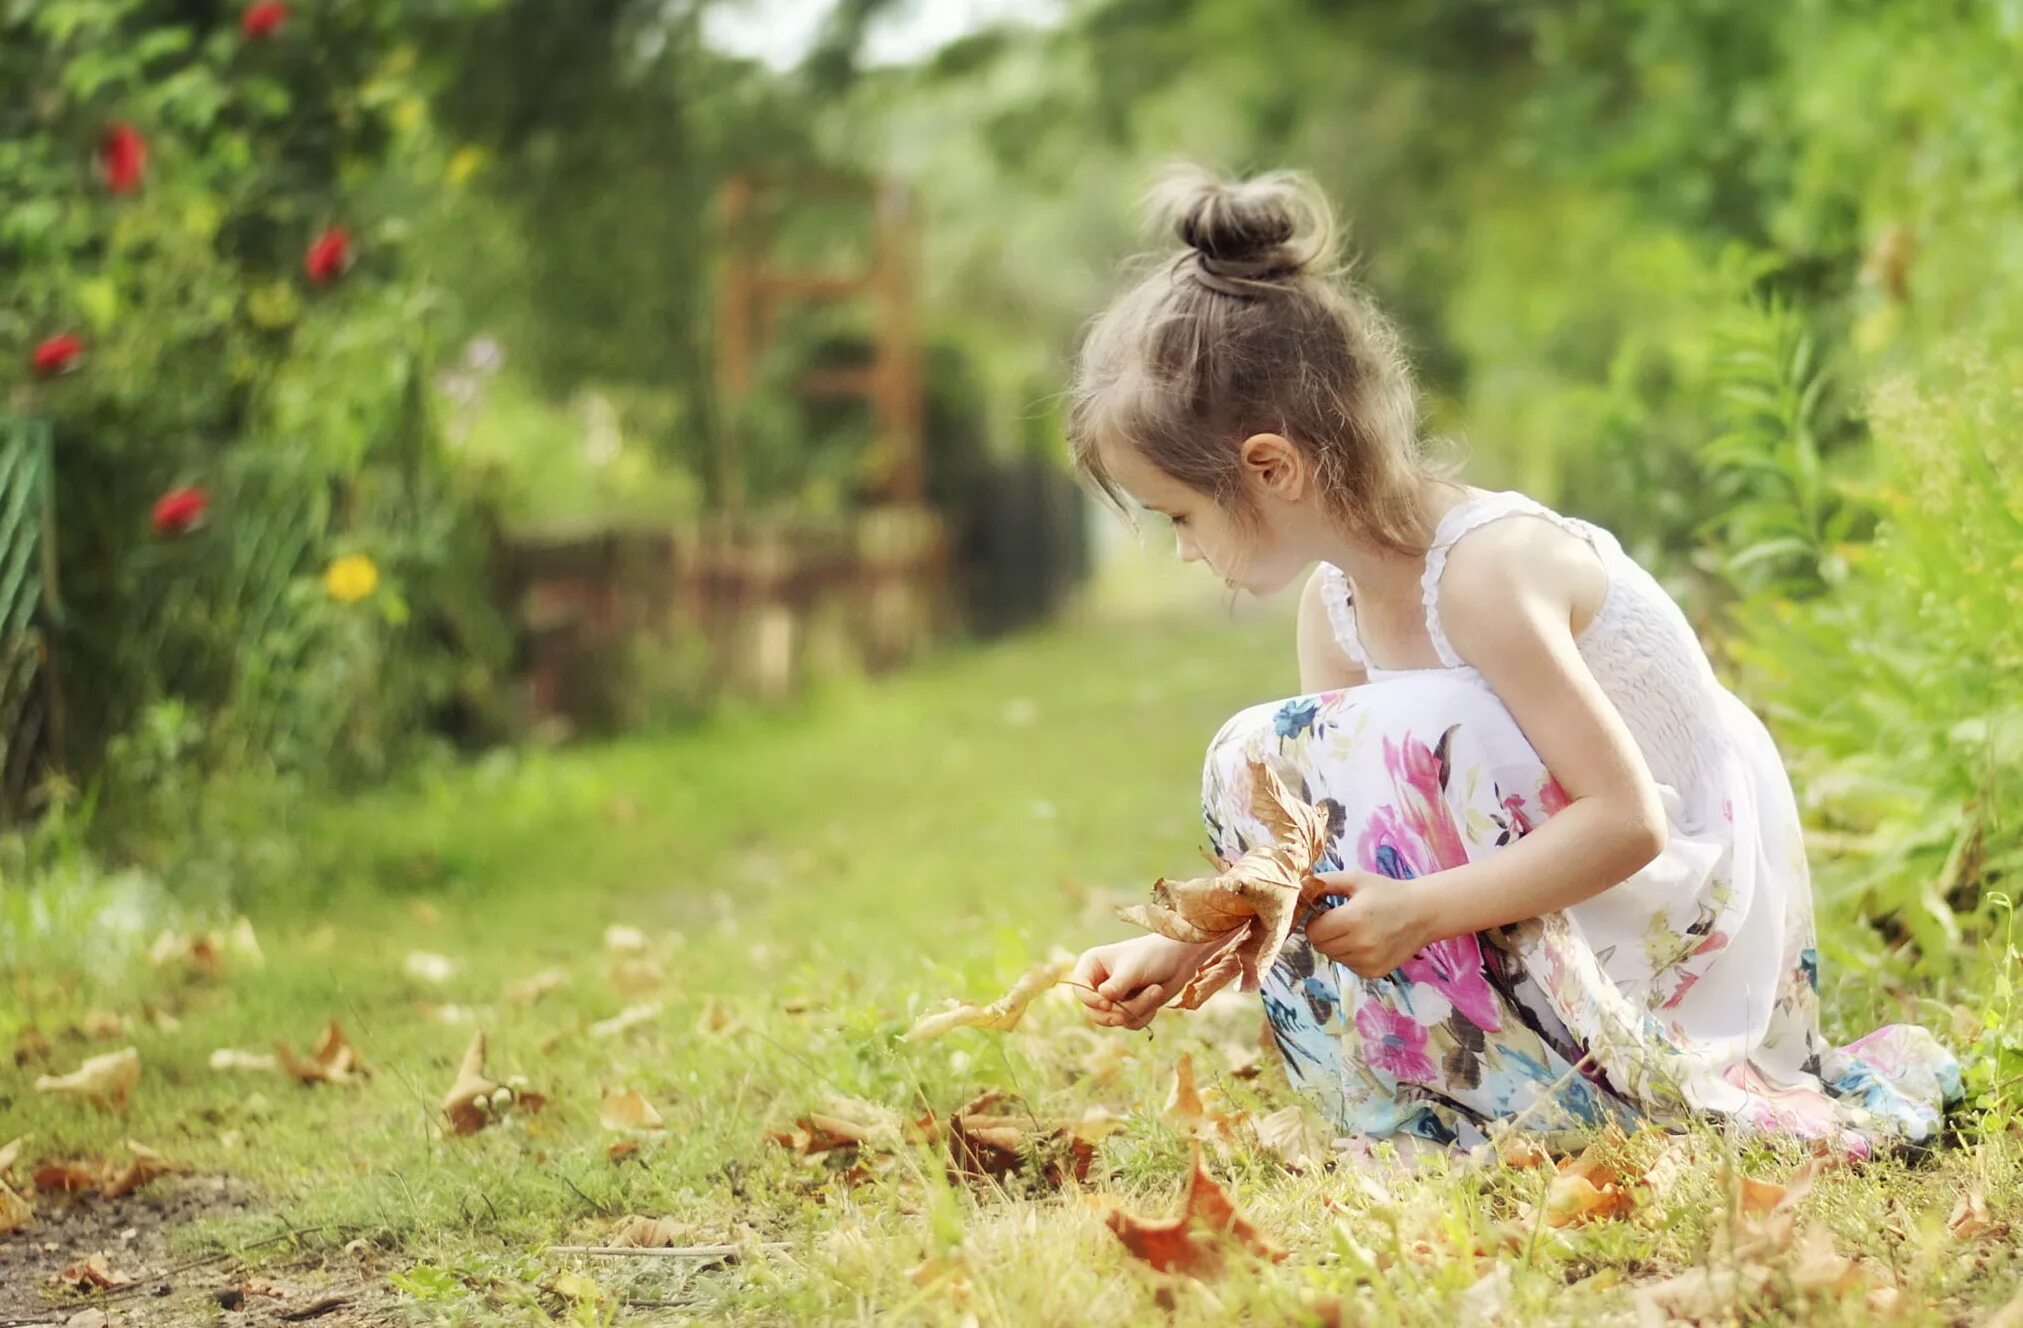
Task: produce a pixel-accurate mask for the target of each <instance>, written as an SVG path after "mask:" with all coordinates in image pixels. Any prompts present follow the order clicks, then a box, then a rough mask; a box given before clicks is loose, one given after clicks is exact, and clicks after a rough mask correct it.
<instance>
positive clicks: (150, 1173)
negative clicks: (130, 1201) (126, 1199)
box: [99, 1139, 190, 1199]
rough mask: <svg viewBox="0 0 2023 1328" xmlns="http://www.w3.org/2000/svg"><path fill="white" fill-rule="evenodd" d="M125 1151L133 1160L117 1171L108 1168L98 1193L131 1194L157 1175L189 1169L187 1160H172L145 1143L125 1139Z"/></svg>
mask: <svg viewBox="0 0 2023 1328" xmlns="http://www.w3.org/2000/svg"><path fill="white" fill-rule="evenodd" d="M126 1151H127V1152H129V1153H131V1154H133V1160H132V1161H130V1162H128V1163H127V1164H126V1165H125V1166H124V1167H121V1168H120V1169H119V1170H117V1171H113V1170H111V1169H110V1168H108V1169H107V1175H106V1178H105V1182H104V1184H102V1185H100V1186H99V1193H101V1194H103V1195H104V1196H105V1197H106V1198H108V1199H117V1198H120V1197H121V1196H122V1195H128V1194H132V1193H133V1192H134V1191H135V1190H137V1189H139V1188H140V1187H141V1186H143V1185H145V1184H147V1183H148V1182H149V1181H151V1180H153V1179H154V1178H155V1177H157V1176H167V1175H171V1174H177V1173H183V1172H187V1171H189V1169H190V1166H189V1164H188V1163H187V1162H172V1161H170V1160H169V1159H168V1158H166V1157H164V1156H162V1155H161V1154H160V1153H157V1152H156V1151H155V1150H154V1149H152V1148H149V1147H148V1146H147V1145H146V1144H142V1143H135V1142H134V1141H133V1140H131V1139H129V1140H127V1141H126Z"/></svg>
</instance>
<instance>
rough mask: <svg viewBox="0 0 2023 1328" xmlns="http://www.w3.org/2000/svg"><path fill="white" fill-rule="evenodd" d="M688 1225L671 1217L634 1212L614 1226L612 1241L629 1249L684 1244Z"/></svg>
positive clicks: (659, 1247)
mask: <svg viewBox="0 0 2023 1328" xmlns="http://www.w3.org/2000/svg"><path fill="white" fill-rule="evenodd" d="M688 1230H689V1229H688V1225H687V1224H686V1223H683V1222H677V1221H675V1220H674V1219H673V1218H671V1217H641V1216H640V1215H639V1214H637V1213H634V1214H631V1215H630V1216H628V1217H626V1218H625V1219H623V1220H622V1221H620V1222H619V1224H618V1225H617V1226H616V1227H615V1228H613V1230H612V1232H611V1237H610V1239H611V1243H612V1244H613V1245H622V1246H624V1247H626V1248H627V1249H641V1250H659V1249H670V1248H672V1247H674V1246H676V1245H681V1244H684V1243H685V1242H686V1241H687V1239H688Z"/></svg>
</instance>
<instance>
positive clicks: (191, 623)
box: [0, 0, 506, 823]
mask: <svg viewBox="0 0 2023 1328" xmlns="http://www.w3.org/2000/svg"><path fill="white" fill-rule="evenodd" d="M427 8H429V9H430V11H431V12H433V13H434V14H435V15H436V16H437V17H448V16H450V15H451V14H452V12H453V11H469V10H473V9H481V8H483V5H481V4H457V3H453V0H444V3H442V4H439V5H434V6H430V7H427ZM420 12H421V10H420V8H418V7H417V6H412V5H407V4H397V3H391V2H390V0H386V2H381V3H364V4H352V5H345V6H338V7H327V6H291V7H289V8H288V9H287V11H286V16H285V19H284V21H283V22H282V23H281V24H280V25H279V27H278V28H277V29H275V30H273V31H271V32H267V33H255V32H252V31H248V30H247V29H246V28H245V27H244V26H243V14H242V7H241V6H239V5H226V4H204V3H171V2H170V0H50V2H49V3H41V4H20V3H11V4H7V5H4V6H0V84H4V85H5V86H7V87H8V88H9V89H10V95H9V97H8V98H7V99H6V102H5V104H4V105H0V269H4V270H5V271H6V272H7V274H8V276H7V288H6V299H5V300H4V301H0V402H4V404H5V409H7V410H8V411H9V412H11V413H14V414H17V415H26V416H30V417H38V418H41V419H45V420H47V421H49V422H50V423H51V424H52V425H53V428H54V433H55V443H54V456H55V474H54V481H53V485H52V488H53V493H54V498H55V503H56V529H57V542H58V543H57V554H58V556H57V566H58V568H59V570H60V597H61V602H62V607H63V610H64V614H63V617H62V620H61V627H60V630H59V632H58V634H57V636H56V638H55V659H56V666H57V668H58V669H59V670H60V675H61V676H60V685H61V692H62V696H63V699H64V712H63V717H64V731H63V739H64V746H65V753H64V754H65V756H66V758H67V763H68V764H69V765H70V766H71V768H72V769H74V770H77V771H81V772H83V773H84V774H87V775H91V776H94V777H103V778H104V779H105V780H107V781H108V790H107V793H108V797H107V805H111V804H112V803H113V802H114V801H118V802H120V803H121V804H122V806H123V807H124V809H125V810H126V811H128V812H131V813H132V814H133V815H132V819H133V820H134V821H135V822H136V823H141V822H145V821H147V820H148V819H149V816H148V809H149V808H150V807H151V806H152V805H154V804H157V803H159V804H161V806H160V808H159V811H160V815H161V816H162V817H163V818H168V819H174V818H178V817H182V816H185V815H186V814H187V808H186V806H185V805H184V803H183V801H182V800H181V799H179V798H176V797H173V796H171V794H170V792H169V790H170V788H171V786H172V785H174V784H176V783H177V782H178V781H175V780H166V779H164V778H162V777H161V772H160V771H159V770H156V769H155V766H156V765H157V764H158V763H159V760H160V759H161V758H162V752H161V751H160V750H159V749H160V748H161V743H160V742H159V741H158V740H157V739H158V738H159V735H160V734H162V733H164V732H172V733H174V734H175V735H176V737H175V742H174V744H173V746H174V748H175V750H174V753H173V758H174V759H173V764H175V765H176V766H177V767H178V768H179V769H180V770H181V771H183V772H184V773H185V777H186V778H188V777H194V775H193V772H205V771H216V770H222V769H232V770H240V771H263V770H264V771H268V772H272V773H275V774H297V773H308V774H313V775H317V776H331V777H338V778H356V777H370V776H377V775H381V774H383V773H385V772H386V770H388V769H389V768H390V766H391V764H392V763H393V762H394V761H395V760H397V759H399V758H400V757H401V756H403V755H407V754H411V753H412V752H413V751H414V750H415V747H416V740H417V739H418V738H420V737H422V736H424V735H426V734H427V733H428V732H429V731H431V730H433V729H440V728H443V727H445V726H450V727H461V728H463V729H464V730H466V731H476V730H480V729H482V728H484V727H485V726H486V725H487V724H488V723H489V722H490V718H491V714H492V711H493V710H494V708H495V698H494V696H493V688H494V675H495V673H496V670H497V669H498V667H499V666H500V664H501V663H502V662H503V659H504V650H505V646H506V639H505V635H504V632H503V630H502V627H501V625H500V624H499V623H498V622H496V621H495V620H494V618H493V616H492V613H491V610H490V608H489V596H488V594H487V593H486V588H485V581H486V577H487V575H488V565H489V559H490V545H491V536H490V524H491V521H490V518H489V516H488V515H487V511H486V501H485V496H484V495H483V494H482V493H481V492H479V491H478V489H477V488H476V487H475V486H474V485H473V484H472V482H471V480H470V478H469V476H468V475H467V474H465V473H463V472H461V471H459V470H458V469H457V468H456V467H454V466H452V465H451V464H449V463H448V461H447V459H446V457H445V455H444V453H443V450H442V447H441V442H440V435H439V430H438V428H437V425H436V422H435V419H434V412H435V406H434V400H433V395H432V394H431V392H430V391H429V390H428V374H429V372H430V366H431V364H432V362H433V360H434V359H435V357H436V355H437V353H438V351H437V338H439V337H440V336H441V335H442V331H443V324H444V321H445V320H444V317H443V311H444V308H445V306H444V298H443V292H442V291H441V290H440V289H439V288H437V287H435V286H432V285H431V284H430V283H428V282H426V281H424V280H422V279H420V278H419V277H418V276H417V275H416V271H415V263H414V260H413V255H412V253H411V247H412V236H413V233H414V231H415V228H416V224H417V221H416V219H417V216H419V215H422V214H424V213H425V212H426V209H427V208H429V207H430V206H432V205H433V203H434V201H435V200H437V199H438V198H440V197H443V196H445V191H444V189H443V188H442V180H443V175H444V169H445V157H444V151H443V146H442V140H441V138H440V136H439V135H438V134H436V133H435V131H434V130H433V128H432V126H431V120H430V116H429V112H428V105H427V101H426V99H425V96H424V92H425V86H424V85H423V84H422V82H421V80H420V68H421V67H420V63H419V61H418V57H417V53H416V51H415V49H414V48H413V46H412V45H411V44H409V43H408V42H407V41H406V40H405V39H404V33H405V30H406V27H407V25H408V24H409V23H410V22H412V21H414V20H415V19H416V17H417V16H418V14H419V13H420ZM14 89H20V90H22V92H23V93H24V95H23V96H20V97H16V96H14V95H13V93H12V90H14ZM116 126H125V132H127V133H129V134H130V135H131V138H130V142H137V143H138V144H140V145H141V147H142V148H143V151H144V155H143V156H141V158H140V159H139V160H138V161H134V162H132V163H131V165H132V166H135V167H138V169H137V170H129V171H127V172H126V174H125V175H123V176H122V175H120V174H117V173H116V172H115V171H114V170H113V169H112V167H110V166H109V165H108V164H107V162H106V160H105V157H104V153H105V151H106V148H105V144H106V142H107V139H108V135H109V134H111V133H112V132H114V130H115V127H116ZM339 236H341V237H342V241H341V243H342V244H343V247H344V249H345V250H346V251H347V252H348V257H349V262H348V264H347V263H343V262H337V261H323V262H322V263H321V264H319V260H318V258H317V256H316V251H317V246H318V245H319V244H321V245H322V246H323V247H324V250H325V259H326V260H329V259H330V258H332V257H334V254H333V251H332V246H334V245H337V244H339V243H340V240H339V238H338V237H339ZM62 334H69V335H73V336H76V337H79V338H81V339H82V341H83V343H84V351H83V354H82V356H81V357H80V358H79V359H78V361H77V362H76V363H75V364H74V365H73V366H71V368H70V371H69V372H67V373H64V374H61V375H59V376H50V375H47V374H42V373H38V372H36V370H35V368H34V367H33V365H32V357H33V354H34V351H35V349H36V347H38V346H40V345H42V344H44V343H45V342H46V341H47V340H48V339H49V338H51V337H55V336H58V335H62ZM179 489H194V490H197V491H200V492H201V494H202V495H203V497H204V499H205V503H204V506H203V511H202V519H201V520H200V521H199V522H197V523H195V524H194V525H191V524H188V523H177V522H169V523H168V524H166V525H165V524H164V522H163V520H162V518H161V516H160V515H159V513H157V512H156V510H155V504H156V503H157V500H158V499H160V498H161V497H162V496H163V495H165V494H168V493H170V492H171V491H174V490H179ZM347 555H349V556H353V557H356V558H362V559H365V560H368V561H369V563H370V565H371V567H372V568H373V569H375V571H376V573H377V576H376V584H375V585H374V586H373V587H372V588H371V591H370V593H368V594H365V595H363V596H358V597H348V596H345V595H341V594H339V593H337V592H336V588H335V587H334V586H327V585H326V583H325V580H324V577H325V573H326V569H328V568H329V567H330V566H331V565H332V563H334V562H335V561H337V560H338V559H340V558H343V557H346V556H347Z"/></svg>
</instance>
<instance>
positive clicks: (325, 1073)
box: [274, 1019, 372, 1084]
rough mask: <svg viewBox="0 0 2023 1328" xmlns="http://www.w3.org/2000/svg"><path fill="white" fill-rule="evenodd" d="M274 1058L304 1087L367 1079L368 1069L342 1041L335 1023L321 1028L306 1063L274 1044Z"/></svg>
mask: <svg viewBox="0 0 2023 1328" xmlns="http://www.w3.org/2000/svg"><path fill="white" fill-rule="evenodd" d="M274 1054H275V1055H277V1056H279V1057H280V1058H281V1066H282V1068H283V1069H285V1070H287V1071H288V1073H290V1074H292V1075H294V1076H295V1077H296V1078H297V1079H299V1080H300V1081H302V1082H303V1083H305V1084H349V1083H357V1082H358V1081H359V1080H362V1079H367V1078H370V1077H371V1075H372V1067H371V1066H369V1065H367V1064H366V1063H365V1061H364V1059H363V1058H362V1057H361V1056H359V1054H358V1050H357V1048H355V1047H353V1046H352V1045H351V1043H349V1042H348V1041H346V1040H345V1037H344V1030H343V1029H342V1028H340V1027H338V1024H337V1021H336V1020H335V1019H333V1020H331V1021H330V1022H329V1023H328V1024H327V1025H325V1026H324V1029H323V1036H322V1037H320V1038H318V1039H317V1040H316V1047H315V1049H314V1050H313V1051H311V1052H310V1054H309V1056H308V1058H307V1059H304V1058H303V1057H300V1056H297V1055H296V1054H295V1052H294V1051H293V1050H292V1049H290V1048H289V1046H288V1044H287V1043H285V1042H279V1041H277V1042H275V1044H274Z"/></svg>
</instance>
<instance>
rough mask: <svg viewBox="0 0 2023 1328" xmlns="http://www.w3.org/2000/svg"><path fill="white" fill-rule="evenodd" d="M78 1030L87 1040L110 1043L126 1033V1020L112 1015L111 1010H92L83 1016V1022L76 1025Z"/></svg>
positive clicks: (120, 1016) (121, 1016) (123, 1017)
mask: <svg viewBox="0 0 2023 1328" xmlns="http://www.w3.org/2000/svg"><path fill="white" fill-rule="evenodd" d="M78 1029H79V1031H80V1032H82V1033H83V1034H84V1035H85V1036H86V1037H88V1038H96V1039H97V1040H98V1041H100V1042H110V1041H112V1040H113V1039H114V1038H116V1037H118V1036H119V1035H120V1034H121V1033H124V1032H125V1031H126V1029H127V1020H126V1018H125V1016H123V1015H117V1014H114V1013H113V1012H112V1011H111V1010H93V1011H91V1012H90V1013H88V1014H86V1015H85V1016H84V1019H83V1021H82V1022H80V1023H79V1024H78Z"/></svg>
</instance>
